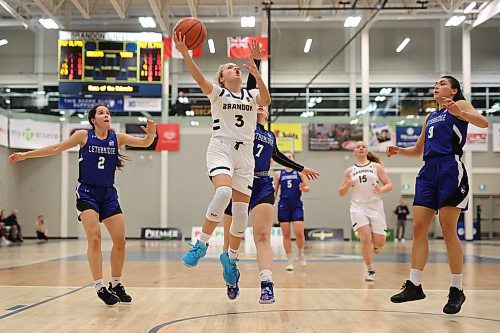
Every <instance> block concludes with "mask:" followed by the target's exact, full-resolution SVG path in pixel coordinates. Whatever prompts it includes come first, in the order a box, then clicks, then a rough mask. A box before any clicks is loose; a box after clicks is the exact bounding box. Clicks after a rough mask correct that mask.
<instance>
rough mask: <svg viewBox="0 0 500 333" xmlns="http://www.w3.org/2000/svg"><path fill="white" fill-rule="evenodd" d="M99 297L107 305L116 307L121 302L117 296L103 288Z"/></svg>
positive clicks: (98, 293) (99, 292)
mask: <svg viewBox="0 0 500 333" xmlns="http://www.w3.org/2000/svg"><path fill="white" fill-rule="evenodd" d="M97 296H99V298H100V299H102V301H103V302H104V303H106V304H107V305H114V304H116V303H118V302H120V299H119V298H118V296H116V295H115V294H113V293H111V292H110V291H109V290H108V289H106V287H102V288H101V289H99V291H98V292H97Z"/></svg>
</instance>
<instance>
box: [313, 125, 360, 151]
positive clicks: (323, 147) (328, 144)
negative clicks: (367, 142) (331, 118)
mask: <svg viewBox="0 0 500 333" xmlns="http://www.w3.org/2000/svg"><path fill="white" fill-rule="evenodd" d="M359 140H363V125H362V124H354V125H351V124H309V150H312V151H331V150H353V149H354V145H355V144H356V141H359Z"/></svg>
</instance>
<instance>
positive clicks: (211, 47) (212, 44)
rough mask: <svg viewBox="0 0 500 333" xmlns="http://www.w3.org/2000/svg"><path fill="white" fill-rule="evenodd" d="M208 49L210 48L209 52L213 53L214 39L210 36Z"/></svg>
mask: <svg viewBox="0 0 500 333" xmlns="http://www.w3.org/2000/svg"><path fill="white" fill-rule="evenodd" d="M208 49H209V50H210V53H212V54H214V53H215V44H214V40H213V39H212V38H210V39H209V40H208Z"/></svg>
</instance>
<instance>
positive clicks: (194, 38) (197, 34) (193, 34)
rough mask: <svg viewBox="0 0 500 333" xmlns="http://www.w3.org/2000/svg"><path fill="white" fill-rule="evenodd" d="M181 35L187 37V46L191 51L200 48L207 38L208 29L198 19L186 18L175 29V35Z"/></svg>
mask: <svg viewBox="0 0 500 333" xmlns="http://www.w3.org/2000/svg"><path fill="white" fill-rule="evenodd" d="M178 33H181V35H182V36H186V46H187V48H188V49H189V50H193V49H195V48H197V47H200V46H201V44H202V43H203V42H204V41H205V38H207V28H206V27H205V25H204V24H203V22H201V21H200V20H198V19H197V18H194V17H185V18H183V19H182V20H180V21H179V22H177V24H176V25H175V27H174V34H176V35H177V34H178Z"/></svg>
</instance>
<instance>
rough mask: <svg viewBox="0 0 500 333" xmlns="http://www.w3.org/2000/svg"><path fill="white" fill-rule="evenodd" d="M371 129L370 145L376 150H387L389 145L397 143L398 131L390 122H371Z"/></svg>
mask: <svg viewBox="0 0 500 333" xmlns="http://www.w3.org/2000/svg"><path fill="white" fill-rule="evenodd" d="M370 131H371V135H370V147H371V149H373V150H374V151H378V152H385V150H386V148H387V147H389V146H394V145H395V143H396V133H394V130H393V129H392V128H390V126H389V124H387V123H380V124H379V123H371V124H370Z"/></svg>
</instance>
